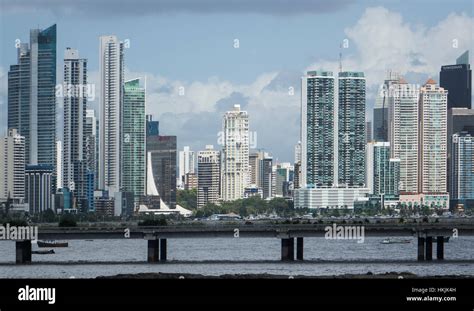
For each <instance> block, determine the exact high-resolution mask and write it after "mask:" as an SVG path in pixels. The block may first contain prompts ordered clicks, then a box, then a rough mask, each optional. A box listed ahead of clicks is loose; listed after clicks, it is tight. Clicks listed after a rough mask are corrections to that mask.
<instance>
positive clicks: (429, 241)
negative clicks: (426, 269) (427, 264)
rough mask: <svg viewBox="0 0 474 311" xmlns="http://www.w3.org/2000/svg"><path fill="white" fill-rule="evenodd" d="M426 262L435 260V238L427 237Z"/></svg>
mask: <svg viewBox="0 0 474 311" xmlns="http://www.w3.org/2000/svg"><path fill="white" fill-rule="evenodd" d="M425 250H426V251H425V260H433V237H431V236H428V237H426V246H425Z"/></svg>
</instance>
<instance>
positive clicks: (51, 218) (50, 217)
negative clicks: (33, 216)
mask: <svg viewBox="0 0 474 311" xmlns="http://www.w3.org/2000/svg"><path fill="white" fill-rule="evenodd" d="M41 220H42V221H43V222H55V221H56V214H55V213H54V212H53V210H52V209H50V208H49V209H47V210H45V211H44V212H42V213H41Z"/></svg>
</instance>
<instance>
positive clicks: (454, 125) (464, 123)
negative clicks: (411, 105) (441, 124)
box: [448, 108, 474, 192]
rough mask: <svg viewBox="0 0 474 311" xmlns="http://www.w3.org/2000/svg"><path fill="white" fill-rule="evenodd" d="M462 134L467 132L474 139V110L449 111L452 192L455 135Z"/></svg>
mask: <svg viewBox="0 0 474 311" xmlns="http://www.w3.org/2000/svg"><path fill="white" fill-rule="evenodd" d="M461 132H466V133H468V134H470V135H471V136H473V137H474V109H468V108H451V109H448V189H449V190H450V192H451V189H453V188H452V186H451V185H450V183H451V181H452V180H453V178H454V177H453V176H452V173H451V168H452V167H453V165H452V163H451V159H452V146H453V144H452V143H453V135H454V134H456V133H461Z"/></svg>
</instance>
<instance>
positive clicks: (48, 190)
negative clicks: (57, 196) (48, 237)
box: [25, 164, 54, 214]
mask: <svg viewBox="0 0 474 311" xmlns="http://www.w3.org/2000/svg"><path fill="white" fill-rule="evenodd" d="M53 172H54V167H53V166H52V165H48V164H37V165H31V164H30V165H26V168H25V202H26V203H28V205H29V209H30V214H38V213H41V212H44V211H46V210H48V209H52V208H53V200H52V195H53V193H52V189H53V184H52V182H53V181H52V176H53Z"/></svg>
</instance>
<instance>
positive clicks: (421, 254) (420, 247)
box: [418, 237, 425, 261]
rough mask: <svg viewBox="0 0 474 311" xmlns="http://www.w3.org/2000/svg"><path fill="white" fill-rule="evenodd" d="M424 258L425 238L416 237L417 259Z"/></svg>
mask: <svg viewBox="0 0 474 311" xmlns="http://www.w3.org/2000/svg"><path fill="white" fill-rule="evenodd" d="M424 260H425V238H423V237H418V261H424Z"/></svg>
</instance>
